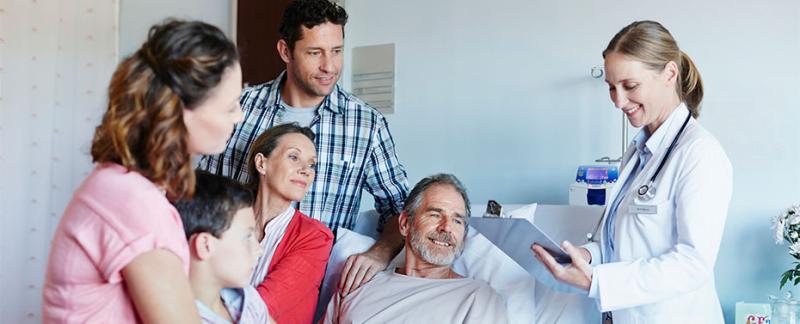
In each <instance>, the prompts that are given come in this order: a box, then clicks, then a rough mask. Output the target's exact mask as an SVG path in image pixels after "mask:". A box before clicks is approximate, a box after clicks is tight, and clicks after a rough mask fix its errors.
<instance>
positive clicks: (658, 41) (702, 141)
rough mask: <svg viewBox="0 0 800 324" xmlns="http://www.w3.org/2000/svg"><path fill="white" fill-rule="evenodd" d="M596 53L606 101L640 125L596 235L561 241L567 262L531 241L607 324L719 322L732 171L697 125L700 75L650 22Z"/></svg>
mask: <svg viewBox="0 0 800 324" xmlns="http://www.w3.org/2000/svg"><path fill="white" fill-rule="evenodd" d="M603 58H604V59H605V72H606V83H607V84H608V87H609V93H610V95H611V100H612V101H613V102H614V105H616V106H617V108H619V109H620V110H621V111H622V112H623V113H624V114H625V115H626V116H627V117H628V120H629V121H630V123H631V125H633V126H634V127H641V128H642V129H641V131H640V132H639V134H638V135H637V136H636V137H635V138H634V139H633V141H632V143H631V144H630V146H629V147H628V150H627V151H626V153H625V156H624V157H623V161H622V172H621V173H620V177H619V181H618V182H617V185H616V186H615V187H614V189H612V191H611V194H610V196H609V198H608V199H607V201H608V202H610V203H609V204H608V205H607V206H606V210H605V212H604V214H603V219H602V221H601V223H600V224H598V228H597V229H598V230H597V231H596V235H599V237H598V238H597V240H596V241H592V242H590V243H589V244H586V245H584V246H583V247H574V246H572V245H571V244H570V243H569V242H564V246H563V247H564V249H565V250H566V251H567V252H568V253H569V254H570V256H571V257H572V263H571V264H564V265H562V264H558V263H557V262H556V261H555V260H554V259H553V257H552V256H551V255H550V254H549V253H548V252H547V251H545V250H544V249H543V248H542V247H540V246H538V245H534V246H533V250H534V252H535V254H536V257H537V258H538V259H539V260H541V261H542V262H543V263H544V264H545V265H546V266H547V268H548V269H549V270H550V272H551V273H552V274H553V276H554V277H555V278H556V279H558V280H559V281H561V282H565V283H567V284H570V285H571V286H572V287H577V288H578V289H580V290H582V291H583V293H585V294H588V296H589V297H591V298H594V299H595V300H596V301H597V305H598V307H599V308H600V311H602V312H604V314H603V318H604V322H605V323H608V322H610V321H613V322H614V323H675V322H680V323H722V322H723V318H722V308H721V307H720V303H719V298H718V297H717V292H716V287H715V285H714V265H715V263H716V259H717V253H718V252H719V246H720V241H721V240H722V231H723V228H724V226H725V218H726V217H727V213H728V204H729V203H730V199H731V192H732V187H733V171H732V167H731V163H730V161H729V160H728V157H727V155H726V154H725V151H724V150H723V149H722V146H721V145H720V143H719V142H718V141H717V140H716V138H714V136H713V135H711V133H709V132H708V131H707V130H706V129H705V128H704V127H703V126H702V125H701V124H700V123H699V122H698V121H697V118H698V116H699V115H700V103H701V101H702V99H703V83H702V81H701V78H700V73H699V72H698V70H697V68H696V67H695V65H694V63H693V62H692V60H691V59H690V58H689V56H688V55H686V53H684V52H683V51H681V50H680V49H679V48H678V45H677V43H676V42H675V39H674V38H673V37H672V35H671V34H670V33H669V31H667V29H666V28H664V26H662V25H661V24H659V23H657V22H654V21H637V22H634V23H632V24H630V25H628V26H627V27H625V28H623V29H622V30H621V31H619V32H618V33H617V34H616V35H615V36H614V38H613V39H611V42H609V44H608V47H607V48H606V50H605V51H603ZM596 235H592V236H593V237H592V238H594V236H596Z"/></svg>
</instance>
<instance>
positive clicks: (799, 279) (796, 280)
mask: <svg viewBox="0 0 800 324" xmlns="http://www.w3.org/2000/svg"><path fill="white" fill-rule="evenodd" d="M798 283H800V277H794V285H795V286H797V284H798Z"/></svg>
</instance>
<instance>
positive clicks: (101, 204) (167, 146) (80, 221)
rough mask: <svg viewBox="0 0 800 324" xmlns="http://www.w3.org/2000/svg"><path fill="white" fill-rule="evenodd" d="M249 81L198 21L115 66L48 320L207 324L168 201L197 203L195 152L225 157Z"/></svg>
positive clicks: (158, 31) (51, 276) (64, 221)
mask: <svg viewBox="0 0 800 324" xmlns="http://www.w3.org/2000/svg"><path fill="white" fill-rule="evenodd" d="M241 84H242V76H241V69H240V67H239V57H238V53H237V51H236V47H235V46H234V45H233V43H231V42H230V41H229V40H228V39H227V38H226V37H225V35H224V34H223V33H222V32H221V31H220V30H219V29H218V28H216V27H214V26H211V25H208V24H205V23H202V22H183V21H168V22H165V23H163V24H161V25H156V26H154V27H152V28H151V29H150V32H149V35H148V39H147V41H146V42H145V43H144V44H143V45H142V47H141V48H140V49H139V50H138V51H136V52H135V53H134V54H133V55H131V56H130V57H128V58H126V59H125V60H124V61H122V63H120V64H119V66H118V67H117V70H116V71H115V72H114V75H113V76H112V79H111V84H110V86H109V90H108V97H109V102H108V110H107V111H106V112H105V115H104V116H103V120H102V122H101V124H100V125H99V126H98V127H97V129H96V131H95V135H94V140H93V142H92V149H91V154H92V158H93V161H94V162H95V163H96V167H95V169H94V171H93V172H92V173H91V174H90V175H89V176H88V177H87V178H86V179H85V180H84V181H83V183H82V184H81V186H80V187H79V188H78V189H77V190H76V191H75V193H74V195H73V197H72V200H71V201H70V203H69V205H68V206H67V208H66V210H65V211H64V215H63V216H62V218H61V222H60V223H59V225H58V228H57V229H56V232H55V237H54V238H53V242H52V246H51V249H50V259H49V262H48V268H47V277H46V279H45V285H44V293H43V294H44V296H43V303H42V304H43V306H42V308H43V321H44V322H75V323H77V322H81V323H85V322H90V323H128V322H140V321H141V322H162V323H197V322H199V317H198V315H197V310H196V308H195V306H194V298H193V296H192V291H191V288H190V285H189V281H188V279H187V273H188V267H189V250H188V247H187V243H186V240H185V236H184V233H183V226H182V223H181V218H180V217H179V215H178V212H177V211H176V210H175V208H174V207H173V206H172V205H171V204H170V200H174V199H180V198H188V197H191V196H192V193H193V190H194V172H193V170H192V166H191V156H192V155H194V154H216V153H219V152H221V151H222V150H223V149H224V147H225V142H226V141H227V139H228V137H229V136H230V134H231V132H232V130H233V126H234V124H235V123H237V122H239V121H240V120H241V118H242V112H241V109H240V107H239V96H240V94H241V91H242V86H241Z"/></svg>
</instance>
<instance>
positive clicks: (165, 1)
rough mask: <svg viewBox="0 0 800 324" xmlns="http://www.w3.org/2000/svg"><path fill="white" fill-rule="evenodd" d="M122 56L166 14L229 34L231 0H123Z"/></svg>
mask: <svg viewBox="0 0 800 324" xmlns="http://www.w3.org/2000/svg"><path fill="white" fill-rule="evenodd" d="M119 14H120V15H119V18H120V23H119V40H120V42H119V48H120V54H121V56H120V57H121V58H122V57H125V56H128V55H130V54H131V53H133V52H134V51H136V50H137V49H139V46H141V45H142V43H143V42H144V41H145V40H146V39H147V31H148V30H150V27H151V26H152V25H154V24H157V23H160V22H161V21H163V20H164V19H166V18H169V17H174V18H179V19H193V20H194V19H197V20H202V21H205V22H207V23H209V24H212V25H214V26H217V27H219V29H221V30H222V31H223V32H225V34H226V35H228V36H229V37H230V35H231V26H230V25H231V0H122V1H121V2H120V11H119Z"/></svg>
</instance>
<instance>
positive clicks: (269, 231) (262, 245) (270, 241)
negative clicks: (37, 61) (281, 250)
mask: <svg viewBox="0 0 800 324" xmlns="http://www.w3.org/2000/svg"><path fill="white" fill-rule="evenodd" d="M294 213H295V209H294V208H293V207H289V208H286V210H284V211H283V213H281V214H280V215H278V216H275V218H273V219H272V220H271V221H270V222H269V223H267V225H266V226H264V238H263V239H261V242H259V243H258V246H259V249H260V250H261V255H259V256H258V262H257V263H256V267H255V268H254V269H253V273H252V274H251V275H250V284H251V285H253V287H258V285H260V284H261V283H262V282H264V278H266V277H267V273H268V272H269V265H270V264H271V263H272V256H274V255H275V250H277V249H278V244H280V243H281V240H282V239H283V235H284V234H286V228H287V227H289V223H291V222H292V218H293V216H294Z"/></svg>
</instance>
